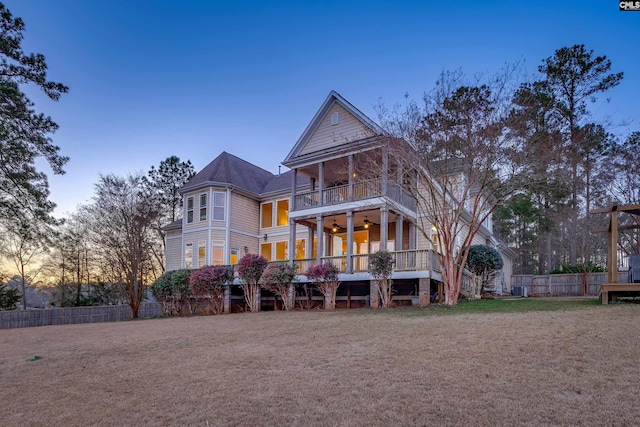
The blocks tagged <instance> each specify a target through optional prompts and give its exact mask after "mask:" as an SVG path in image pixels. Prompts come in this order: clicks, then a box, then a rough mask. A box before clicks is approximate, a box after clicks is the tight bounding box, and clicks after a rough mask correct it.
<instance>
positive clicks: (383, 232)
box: [380, 206, 389, 251]
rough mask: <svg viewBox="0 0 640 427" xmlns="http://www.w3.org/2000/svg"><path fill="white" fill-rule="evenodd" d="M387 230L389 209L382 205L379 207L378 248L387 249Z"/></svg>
mask: <svg viewBox="0 0 640 427" xmlns="http://www.w3.org/2000/svg"><path fill="white" fill-rule="evenodd" d="M388 230H389V211H388V210H387V207H386V206H384V207H382V208H380V249H381V250H385V251H386V250H387V242H388V240H389V236H388V234H389V233H388Z"/></svg>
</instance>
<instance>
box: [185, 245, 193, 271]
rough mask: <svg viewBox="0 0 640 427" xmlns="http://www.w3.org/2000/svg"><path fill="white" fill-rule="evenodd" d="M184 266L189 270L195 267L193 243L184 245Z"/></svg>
mask: <svg viewBox="0 0 640 427" xmlns="http://www.w3.org/2000/svg"><path fill="white" fill-rule="evenodd" d="M184 268H186V269H187V270H191V269H192V268H193V243H187V244H185V245H184Z"/></svg>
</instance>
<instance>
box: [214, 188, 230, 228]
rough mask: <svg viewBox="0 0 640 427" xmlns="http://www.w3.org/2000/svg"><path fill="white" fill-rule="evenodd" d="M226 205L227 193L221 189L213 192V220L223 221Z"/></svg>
mask: <svg viewBox="0 0 640 427" xmlns="http://www.w3.org/2000/svg"><path fill="white" fill-rule="evenodd" d="M226 206H227V193H224V192H222V191H214V192H213V220H214V221H224V220H225V211H226Z"/></svg>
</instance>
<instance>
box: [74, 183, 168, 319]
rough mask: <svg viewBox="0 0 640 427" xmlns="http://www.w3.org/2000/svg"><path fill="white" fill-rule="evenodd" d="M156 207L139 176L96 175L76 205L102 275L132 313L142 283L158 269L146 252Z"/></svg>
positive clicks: (151, 238)
mask: <svg viewBox="0 0 640 427" xmlns="http://www.w3.org/2000/svg"><path fill="white" fill-rule="evenodd" d="M159 212H160V209H159V206H158V203H157V200H156V199H155V198H154V197H153V193H152V192H150V191H149V189H148V187H147V186H146V185H145V184H144V180H143V177H142V176H141V175H129V176H127V177H118V176H115V175H106V176H100V179H99V181H98V183H97V184H96V186H95V196H94V200H93V203H92V204H91V205H88V206H84V207H82V208H81V215H82V217H83V220H84V221H86V223H87V229H88V230H89V236H90V239H91V241H92V243H93V245H94V248H95V251H96V255H97V256H99V257H100V262H101V265H102V274H103V277H105V278H108V279H109V281H110V282H112V283H117V284H119V285H120V287H121V291H122V294H123V296H125V298H126V299H127V301H128V303H129V306H130V307H131V313H132V315H133V318H137V317H138V308H139V306H140V303H141V302H142V299H143V297H144V295H145V291H146V285H147V284H150V283H151V282H153V281H154V280H155V278H156V277H158V276H160V274H161V270H162V267H161V266H160V265H158V263H157V262H156V261H155V260H154V259H153V257H152V256H151V246H152V245H153V244H154V239H155V238H156V233H155V232H154V229H153V225H154V223H155V221H156V220H157V218H158V215H159Z"/></svg>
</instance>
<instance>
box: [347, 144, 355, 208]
mask: <svg viewBox="0 0 640 427" xmlns="http://www.w3.org/2000/svg"><path fill="white" fill-rule="evenodd" d="M353 174H354V168H353V154H349V188H348V189H347V198H348V200H353V178H354V177H353Z"/></svg>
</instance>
